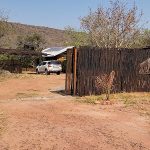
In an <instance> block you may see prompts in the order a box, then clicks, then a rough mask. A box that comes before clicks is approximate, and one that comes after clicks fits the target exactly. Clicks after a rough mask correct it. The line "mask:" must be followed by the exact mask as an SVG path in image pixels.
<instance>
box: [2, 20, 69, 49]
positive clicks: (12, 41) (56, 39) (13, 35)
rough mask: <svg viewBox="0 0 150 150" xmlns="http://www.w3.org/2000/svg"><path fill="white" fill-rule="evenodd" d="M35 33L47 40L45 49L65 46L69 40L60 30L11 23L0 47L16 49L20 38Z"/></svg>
mask: <svg viewBox="0 0 150 150" xmlns="http://www.w3.org/2000/svg"><path fill="white" fill-rule="evenodd" d="M35 32H36V33H38V34H40V35H41V36H42V37H43V38H44V39H45V41H46V43H45V47H52V46H63V45H64V43H65V42H67V41H68V40H69V37H67V36H66V34H65V32H64V31H63V30H60V29H53V28H48V27H42V26H33V25H25V24H20V23H12V22H10V23H9V32H8V34H7V35H5V36H4V37H3V38H2V39H1V40H0V45H1V47H3V48H16V47H17V37H18V36H25V35H28V34H31V33H35Z"/></svg>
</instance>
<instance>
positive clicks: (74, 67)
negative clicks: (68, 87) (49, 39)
mask: <svg viewBox="0 0 150 150" xmlns="http://www.w3.org/2000/svg"><path fill="white" fill-rule="evenodd" d="M76 85H77V48H75V47H74V48H73V95H76V91H77V88H76Z"/></svg>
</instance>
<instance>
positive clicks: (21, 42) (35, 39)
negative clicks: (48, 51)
mask: <svg viewBox="0 0 150 150" xmlns="http://www.w3.org/2000/svg"><path fill="white" fill-rule="evenodd" d="M44 44H45V40H44V39H43V37H42V36H41V35H39V34H37V33H33V34H31V35H27V36H18V40H17V45H18V47H17V48H18V49H23V50H35V51H40V50H42V49H43V47H44Z"/></svg>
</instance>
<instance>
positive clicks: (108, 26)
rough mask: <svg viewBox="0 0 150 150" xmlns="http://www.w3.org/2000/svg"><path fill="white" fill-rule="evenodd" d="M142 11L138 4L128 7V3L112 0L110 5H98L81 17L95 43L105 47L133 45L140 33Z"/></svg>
mask: <svg viewBox="0 0 150 150" xmlns="http://www.w3.org/2000/svg"><path fill="white" fill-rule="evenodd" d="M141 17H142V13H138V9H137V7H136V5H135V4H134V6H133V7H132V8H129V9H128V8H127V4H125V3H123V2H121V1H119V0H115V1H112V0H110V7H109V8H103V7H102V6H100V7H98V8H97V10H96V11H94V12H93V11H91V10H90V12H89V14H88V15H87V16H85V17H83V18H81V26H82V28H83V29H84V30H85V31H86V32H87V33H88V34H89V37H90V40H91V42H92V44H93V45H96V46H98V47H104V48H122V47H124V48H130V47H133V46H134V45H135V43H136V41H137V37H138V35H139V34H140V26H139V22H140V19H141Z"/></svg>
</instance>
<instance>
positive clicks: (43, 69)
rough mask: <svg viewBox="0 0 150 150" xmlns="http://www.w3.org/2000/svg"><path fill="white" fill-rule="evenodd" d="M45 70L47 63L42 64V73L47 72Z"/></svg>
mask: <svg viewBox="0 0 150 150" xmlns="http://www.w3.org/2000/svg"><path fill="white" fill-rule="evenodd" d="M45 68H46V62H42V65H41V72H45Z"/></svg>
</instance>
